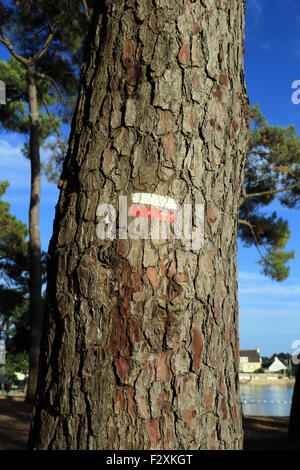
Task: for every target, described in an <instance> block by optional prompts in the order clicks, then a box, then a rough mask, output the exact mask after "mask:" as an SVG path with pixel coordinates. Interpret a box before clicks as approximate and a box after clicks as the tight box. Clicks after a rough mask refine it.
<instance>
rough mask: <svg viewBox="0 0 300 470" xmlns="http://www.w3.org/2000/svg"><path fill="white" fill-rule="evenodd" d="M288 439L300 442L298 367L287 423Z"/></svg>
mask: <svg viewBox="0 0 300 470" xmlns="http://www.w3.org/2000/svg"><path fill="white" fill-rule="evenodd" d="M288 436H289V439H291V440H293V441H298V442H300V366H299V365H298V367H297V372H296V382H295V386H294V393H293V399H292V406H291V414H290V422H289V434H288Z"/></svg>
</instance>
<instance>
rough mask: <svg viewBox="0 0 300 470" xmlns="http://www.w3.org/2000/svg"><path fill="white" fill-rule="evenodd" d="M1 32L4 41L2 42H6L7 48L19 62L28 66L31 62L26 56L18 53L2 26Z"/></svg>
mask: <svg viewBox="0 0 300 470" xmlns="http://www.w3.org/2000/svg"><path fill="white" fill-rule="evenodd" d="M0 34H1V37H0V42H2V44H4V45H5V46H6V47H7V49H8V50H9V52H10V53H11V55H12V56H13V57H14V58H15V59H17V60H18V61H19V62H21V63H22V64H24V65H26V66H27V65H28V64H29V60H28V59H26V58H25V57H22V56H21V55H20V54H18V53H17V51H16V50H15V49H14V47H13V45H12V43H11V42H10V40H9V39H8V37H7V36H6V34H5V33H4V31H3V29H2V28H0Z"/></svg>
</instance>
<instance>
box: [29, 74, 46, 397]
mask: <svg viewBox="0 0 300 470" xmlns="http://www.w3.org/2000/svg"><path fill="white" fill-rule="evenodd" d="M27 83H28V102H29V119H30V164H31V189H30V208H29V248H30V281H29V293H30V352H29V378H28V387H27V393H26V401H27V402H28V403H32V402H33V401H34V398H35V394H36V387H37V377H38V362H39V355H40V341H41V331H42V323H43V309H42V301H41V288H42V285H41V283H42V281H41V276H42V272H41V239H40V229H39V212H40V197H41V164H40V150H39V149H40V142H39V110H38V99H37V89H36V85H35V81H34V70H33V68H32V67H31V66H30V65H29V66H28V68H27Z"/></svg>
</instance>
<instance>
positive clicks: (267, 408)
mask: <svg viewBox="0 0 300 470" xmlns="http://www.w3.org/2000/svg"><path fill="white" fill-rule="evenodd" d="M293 390H294V386H293V385H275V384H272V385H248V384H241V385H240V394H241V402H242V406H243V413H244V414H245V415H258V416H289V415H290V410H291V402H292V396H293ZM244 400H245V401H246V403H243V401H244Z"/></svg>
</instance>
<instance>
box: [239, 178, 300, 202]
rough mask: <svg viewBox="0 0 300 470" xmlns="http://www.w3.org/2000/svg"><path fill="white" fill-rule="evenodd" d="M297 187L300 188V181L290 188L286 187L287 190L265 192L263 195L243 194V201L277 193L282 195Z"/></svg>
mask: <svg viewBox="0 0 300 470" xmlns="http://www.w3.org/2000/svg"><path fill="white" fill-rule="evenodd" d="M297 186H300V181H299V182H298V183H295V184H291V185H290V186H286V187H285V188H281V189H273V190H270V191H263V192H261V193H250V194H246V193H244V194H243V201H244V200H245V199H248V198H250V197H261V196H267V195H268V194H277V193H282V192H283V191H289V190H290V189H293V188H296V187H297Z"/></svg>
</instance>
